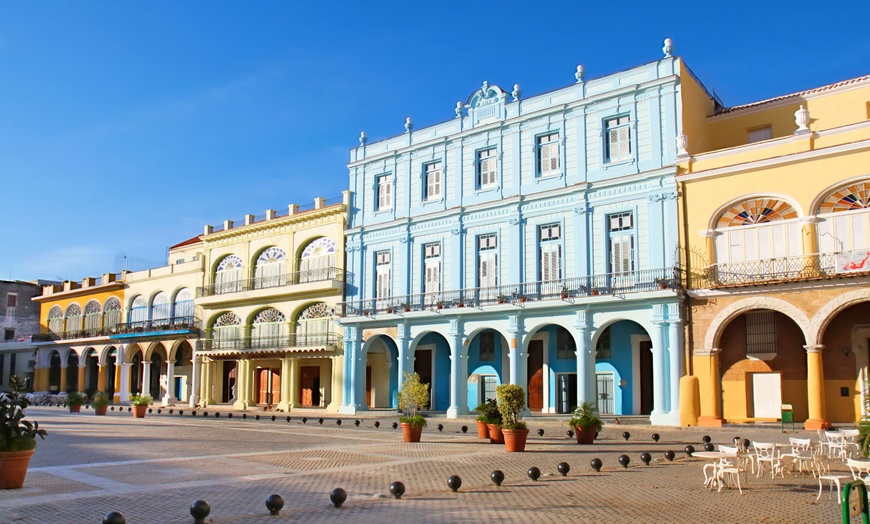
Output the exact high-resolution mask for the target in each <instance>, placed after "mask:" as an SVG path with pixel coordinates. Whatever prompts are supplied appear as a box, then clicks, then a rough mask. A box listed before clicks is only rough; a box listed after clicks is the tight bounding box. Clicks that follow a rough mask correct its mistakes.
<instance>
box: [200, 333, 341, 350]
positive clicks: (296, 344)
mask: <svg viewBox="0 0 870 524" xmlns="http://www.w3.org/2000/svg"><path fill="white" fill-rule="evenodd" d="M339 340H340V337H339V335H337V334H335V333H293V334H290V335H280V336H266V337H238V338H210V339H204V340H200V341H199V344H198V347H197V350H198V351H220V352H236V353H238V352H245V353H268V352H275V350H278V349H287V348H316V349H331V348H334V347H336V346H337V345H338V342H339Z"/></svg>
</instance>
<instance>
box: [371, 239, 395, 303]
mask: <svg viewBox="0 0 870 524" xmlns="http://www.w3.org/2000/svg"><path fill="white" fill-rule="evenodd" d="M375 271H376V272H375V298H376V299H378V306H379V307H380V306H384V307H386V306H387V302H386V300H385V299H387V298H389V296H390V289H391V285H390V273H391V265H390V252H389V251H378V252H377V253H375Z"/></svg>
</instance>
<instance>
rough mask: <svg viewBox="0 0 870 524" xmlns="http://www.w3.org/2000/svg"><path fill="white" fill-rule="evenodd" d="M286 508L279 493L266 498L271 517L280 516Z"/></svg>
mask: <svg viewBox="0 0 870 524" xmlns="http://www.w3.org/2000/svg"><path fill="white" fill-rule="evenodd" d="M283 507H284V497H282V496H281V495H279V494H277V493H273V494H272V495H269V496H268V497H266V509H268V510H269V515H280V514H281V508H283Z"/></svg>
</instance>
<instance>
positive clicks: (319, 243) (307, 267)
mask: <svg viewBox="0 0 870 524" xmlns="http://www.w3.org/2000/svg"><path fill="white" fill-rule="evenodd" d="M335 251H336V245H335V242H333V241H332V240H331V239H329V238H326V237H320V238H318V239H315V240H313V241H312V242H311V243H310V244H308V245H307V246H305V249H304V250H303V251H302V259H301V260H300V261H299V282H316V281H318V280H326V279H328V278H330V274H329V273H330V268H333V267H335Z"/></svg>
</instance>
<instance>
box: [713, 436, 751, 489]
mask: <svg viewBox="0 0 870 524" xmlns="http://www.w3.org/2000/svg"><path fill="white" fill-rule="evenodd" d="M719 451H721V452H723V453H733V454H734V456H733V457H722V458H720V459H719V463H718V464H717V465H716V467H715V472H716V477H717V478H718V484H719V491H722V488H723V487H724V486H726V482H725V476H726V475H728V476H729V477H730V479H731V482H732V484H733V483H736V484H737V490H738V491H739V492H740V494H741V495H743V486H741V484H740V474H741V473H743V474H744V475H743V476H744V477H745V476H746V467H745V462H743V461H742V460H741V459H740V457H739V456H738V453H739V449H738V448H737V447H731V446H719Z"/></svg>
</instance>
